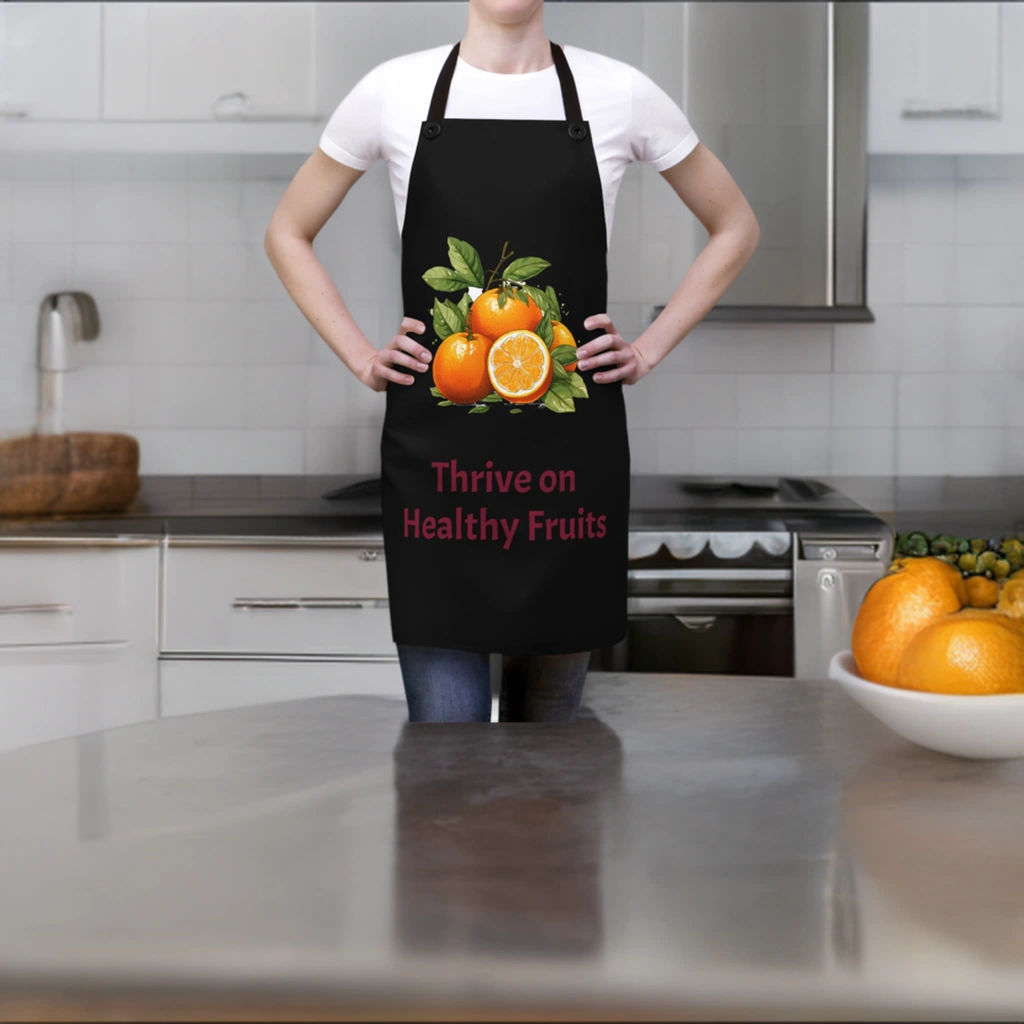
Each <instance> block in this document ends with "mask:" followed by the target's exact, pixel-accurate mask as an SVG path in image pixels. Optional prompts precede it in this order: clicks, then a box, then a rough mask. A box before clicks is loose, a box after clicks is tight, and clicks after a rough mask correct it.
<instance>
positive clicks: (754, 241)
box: [744, 210, 761, 256]
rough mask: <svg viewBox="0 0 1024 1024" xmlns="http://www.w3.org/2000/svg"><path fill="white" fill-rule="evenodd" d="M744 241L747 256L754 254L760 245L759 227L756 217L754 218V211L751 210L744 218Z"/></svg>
mask: <svg viewBox="0 0 1024 1024" xmlns="http://www.w3.org/2000/svg"><path fill="white" fill-rule="evenodd" d="M744 239H745V245H744V249H746V251H747V253H748V254H749V255H751V256H752V255H753V254H754V250H756V249H757V247H758V246H759V245H760V244H761V225H760V224H759V223H758V221H757V217H755V216H754V211H753V210H751V211H750V212H749V214H748V215H747V217H746V224H745V226H744Z"/></svg>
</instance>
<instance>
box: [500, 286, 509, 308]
mask: <svg viewBox="0 0 1024 1024" xmlns="http://www.w3.org/2000/svg"><path fill="white" fill-rule="evenodd" d="M507 301H508V293H507V292H506V291H505V289H504V288H502V289H501V291H500V292H498V309H501V308H502V307H503V306H504V305H505V303H506V302H507Z"/></svg>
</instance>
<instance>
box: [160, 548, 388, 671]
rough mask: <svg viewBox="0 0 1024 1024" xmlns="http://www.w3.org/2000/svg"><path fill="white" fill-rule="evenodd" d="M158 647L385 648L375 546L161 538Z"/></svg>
mask: <svg viewBox="0 0 1024 1024" xmlns="http://www.w3.org/2000/svg"><path fill="white" fill-rule="evenodd" d="M164 587H165V591H164V629H163V636H162V642H161V650H163V651H166V652H169V653H172V652H173V653H198V654H202V653H204V652H209V653H240V654H394V652H395V649H394V644H393V643H392V642H391V620H390V612H389V610H388V606H387V578H386V575H385V569H384V562H383V550H382V549H380V548H362V549H361V548H329V547H309V548H304V547H297V546H288V547H283V546H282V547H280V548H267V547H262V546H255V545H254V546H252V547H249V546H231V547H216V546H212V545H211V546H209V547H201V546H195V547H193V546H189V547H173V546H172V547H170V548H169V549H168V550H167V553H166V571H165V574H164Z"/></svg>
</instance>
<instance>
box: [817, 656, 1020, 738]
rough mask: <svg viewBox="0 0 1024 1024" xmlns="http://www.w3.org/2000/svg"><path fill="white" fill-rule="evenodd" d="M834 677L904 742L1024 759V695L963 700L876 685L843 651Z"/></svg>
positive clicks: (833, 665)
mask: <svg viewBox="0 0 1024 1024" xmlns="http://www.w3.org/2000/svg"><path fill="white" fill-rule="evenodd" d="M828 674H829V677H830V678H832V679H834V680H835V681H836V682H837V683H839V685H840V686H841V687H842V688H843V689H844V690H845V691H846V692H847V693H848V694H849V695H850V696H851V697H852V698H853V699H854V700H855V701H856V702H857V703H858V704H859V705H860V706H861V707H862V708H864V709H865V710H866V711H870V712H871V714H873V715H874V716H875V717H876V718H877V719H879V720H880V721H881V722H884V723H885V724H886V725H887V726H889V728H890V729H892V731H893V732H895V733H898V734H899V735H900V736H902V737H903V738H904V739H908V740H910V741H911V742H913V743H917V744H919V745H920V746H922V747H928V748H929V749H930V750H938V751H940V752H941V753H943V754H955V755H956V756H957V757H974V758H1003V757H1024V693H1000V694H992V695H989V696H977V697H972V696H962V695H959V694H957V695H951V694H945V693H925V692H922V691H920V690H903V689H900V688H898V687H895V686H883V685H881V684H880V683H872V682H871V681H870V680H867V679H865V678H864V677H863V676H861V675H859V674H858V672H857V663H856V662H855V661H854V660H853V652H852V651H840V652H839V653H838V654H837V655H835V657H833V658H832V662H831V664H830V665H829V670H828Z"/></svg>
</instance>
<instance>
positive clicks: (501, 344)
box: [487, 330, 554, 402]
mask: <svg viewBox="0 0 1024 1024" xmlns="http://www.w3.org/2000/svg"><path fill="white" fill-rule="evenodd" d="M553 372H554V371H553V369H552V367H551V353H550V352H549V351H548V347H547V345H545V344H544V339H543V338H541V337H540V336H539V335H537V334H534V333H533V331H527V330H518V331H509V332H508V333H507V334H503V335H502V336H501V337H500V338H498V339H497V340H496V341H495V342H494V344H493V345H492V346H491V349H490V351H489V352H488V353H487V376H488V377H490V379H491V384H493V385H494V390H495V391H497V392H498V394H499V395H501V397H502V398H505V399H507V400H508V401H510V402H535V401H536V400H537V399H538V398H540V396H541V395H543V394H544V392H545V391H547V389H548V386H549V385H550V384H551V376H552V374H553Z"/></svg>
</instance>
